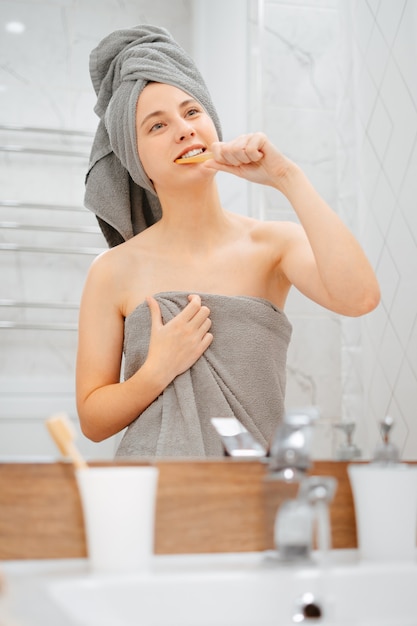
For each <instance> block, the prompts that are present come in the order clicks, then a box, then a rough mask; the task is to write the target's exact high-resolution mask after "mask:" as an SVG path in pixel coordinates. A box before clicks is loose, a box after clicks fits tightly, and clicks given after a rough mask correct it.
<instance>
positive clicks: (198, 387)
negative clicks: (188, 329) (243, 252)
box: [116, 292, 292, 457]
mask: <svg viewBox="0 0 417 626" xmlns="http://www.w3.org/2000/svg"><path fill="white" fill-rule="evenodd" d="M200 295H201V299H202V302H203V304H205V305H207V306H208V307H209V308H210V319H211V321H212V327H211V331H212V332H213V336H214V339H213V342H212V344H211V345H210V347H209V348H208V349H207V350H206V351H205V352H204V354H203V355H202V356H201V357H200V358H199V359H198V360H197V362H196V363H195V364H194V365H193V366H192V367H191V368H190V369H189V370H187V371H186V372H184V373H183V374H181V375H180V376H177V377H176V378H175V379H174V380H173V382H172V383H171V384H170V385H169V386H168V387H167V388H166V389H165V391H164V392H163V393H162V394H161V395H160V396H159V397H158V398H157V399H156V400H155V401H154V402H153V403H152V404H151V405H150V406H149V407H148V408H147V409H146V410H145V411H144V412H143V413H142V414H141V415H140V416H139V417H138V418H137V419H136V420H135V421H134V422H132V424H130V426H129V427H128V428H127V431H126V432H125V434H124V436H123V439H122V441H121V443H120V445H119V448H118V450H117V453H116V456H118V457H123V456H154V457H178V456H184V457H208V456H222V455H223V449H222V445H221V442H220V439H219V437H218V435H217V433H216V432H215V430H214V428H213V426H212V424H211V422H210V418H212V417H230V416H234V417H236V418H237V419H239V420H240V421H241V423H242V424H243V425H244V426H245V427H246V428H247V430H248V431H249V432H251V433H252V435H253V436H254V437H255V438H256V439H257V440H258V441H259V442H260V443H262V444H263V445H264V446H265V447H267V448H268V447H269V444H270V441H271V438H272V435H273V434H274V432H275V429H276V427H277V425H278V424H279V422H280V421H281V419H282V417H283V412H284V396H285V382H286V358H287V349H288V344H289V341H290V338H291V332H292V328H291V324H290V322H289V321H288V319H287V317H286V315H285V313H284V312H283V311H281V310H280V309H278V308H277V307H275V306H274V305H273V304H271V303H270V302H269V301H267V300H264V299H261V298H254V297H248V296H224V295H217V294H200ZM187 296H188V294H187V293H184V292H167V293H161V294H158V295H156V296H155V298H156V300H157V301H158V303H159V306H160V309H161V313H162V317H163V320H164V323H166V322H168V321H169V320H170V319H172V318H173V317H174V316H176V315H177V314H178V313H179V312H180V311H181V310H183V308H184V307H185V306H186V305H187V303H188V299H187ZM150 331H151V316H150V312H149V308H148V306H147V304H146V303H142V304H141V305H139V306H138V307H137V308H136V309H135V310H134V311H133V312H132V313H131V314H130V315H129V316H128V317H127V318H126V320H125V342H124V353H125V370H124V371H125V378H126V379H127V378H129V377H130V376H132V375H133V374H134V373H135V372H136V371H137V370H138V369H139V367H140V366H141V365H142V364H143V362H144V361H145V359H146V355H147V352H148V346H149V337H150Z"/></svg>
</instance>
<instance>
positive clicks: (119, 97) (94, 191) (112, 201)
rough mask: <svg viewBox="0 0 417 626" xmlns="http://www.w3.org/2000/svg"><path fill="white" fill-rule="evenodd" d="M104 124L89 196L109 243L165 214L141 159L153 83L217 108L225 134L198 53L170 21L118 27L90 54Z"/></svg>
mask: <svg viewBox="0 0 417 626" xmlns="http://www.w3.org/2000/svg"><path fill="white" fill-rule="evenodd" d="M90 75H91V80H92V83H93V86H94V89H95V91H96V94H97V103H96V106H95V108H94V111H95V112H96V114H97V115H98V117H99V118H100V123H99V126H98V128H97V132H96V135H95V138H94V142H93V146H92V149H91V155H90V163H89V168H88V172H87V176H86V189H85V197H84V203H85V206H86V207H87V208H88V209H90V210H91V211H93V212H94V213H95V214H96V216H97V219H98V222H99V224H100V226H101V229H102V231H103V233H104V235H105V237H106V239H107V242H108V244H109V245H110V246H114V245H118V244H119V243H122V242H123V241H127V240H128V239H130V238H131V237H133V236H134V235H136V234H137V233H139V232H141V231H142V230H144V229H145V228H147V227H148V226H151V225H152V224H154V223H155V222H156V221H158V220H159V219H160V217H161V205H160V202H159V200H158V197H157V196H156V193H155V190H154V187H153V185H152V182H151V181H150V180H149V178H148V176H147V175H146V173H145V170H144V169H143V166H142V163H141V161H140V158H139V153H138V146H137V137H136V107H137V101H138V98H139V96H140V94H141V92H142V90H143V89H144V87H145V86H146V85H147V83H148V82H157V83H165V84H168V85H172V86H174V87H178V88H179V89H181V90H182V91H184V92H185V93H187V94H189V95H190V96H191V97H192V98H194V99H195V100H197V101H198V102H199V103H200V104H201V105H202V106H203V107H204V109H205V110H206V111H207V113H208V114H209V115H210V117H211V119H212V120H213V123H214V125H215V127H216V130H217V134H218V136H219V139H221V127H220V122H219V119H218V116H217V112H216V110H215V108H214V106H213V103H212V101H211V97H210V94H209V92H208V89H207V87H206V85H205V82H204V80H203V77H202V76H201V74H200V72H199V70H198V69H197V67H196V65H195V63H194V61H193V60H192V58H191V57H190V56H189V55H188V54H187V53H186V52H185V50H184V49H183V48H182V47H181V46H180V45H179V44H178V43H177V42H176V41H175V40H174V39H173V37H172V36H171V35H170V33H169V32H168V31H167V30H166V29H165V28H160V27H158V26H150V25H142V26H136V27H133V28H127V29H123V30H116V31H114V32H113V33H111V34H110V35H108V36H107V37H105V38H104V39H103V40H102V41H101V42H100V43H99V44H98V46H97V47H96V48H94V50H93V51H92V52H91V55H90Z"/></svg>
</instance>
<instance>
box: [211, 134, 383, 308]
mask: <svg viewBox="0 0 417 626" xmlns="http://www.w3.org/2000/svg"><path fill="white" fill-rule="evenodd" d="M212 151H213V154H214V157H215V160H210V161H207V162H206V163H205V165H204V166H205V167H212V168H214V169H218V170H222V171H226V172H230V173H233V174H235V175H237V176H240V177H242V178H246V179H247V180H250V181H252V182H257V183H260V184H264V185H268V186H271V187H274V188H275V189H277V190H278V191H280V192H281V193H283V194H284V195H285V196H286V197H287V198H288V200H289V201H290V203H291V205H292V207H293V209H294V211H295V212H296V214H297V216H298V218H299V221H300V224H301V227H300V226H299V225H296V224H292V225H288V229H287V235H288V236H287V238H286V242H285V246H284V250H283V253H282V257H281V259H280V270H281V271H282V272H283V273H284V274H285V276H286V277H287V279H288V281H289V282H290V283H291V284H293V285H294V286H295V287H297V288H298V289H299V290H300V291H301V292H302V293H304V294H305V295H306V296H307V297H309V298H311V299H312V300H314V301H315V302H317V303H319V304H320V305H322V306H324V307H326V308H328V309H330V310H332V311H335V312H337V313H340V314H343V315H351V316H357V315H363V314H365V313H368V312H369V311H371V310H372V309H374V308H375V307H376V306H377V304H378V302H379V298H380V293H379V286H378V282H377V280H376V277H375V274H374V271H373V269H372V267H371V265H370V263H369V261H368V259H367V258H366V255H365V253H364V251H363V250H362V248H361V246H360V245H359V243H358V241H357V240H356V239H355V237H354V236H353V235H352V233H351V232H350V231H349V229H348V228H347V227H346V226H345V225H344V223H343V222H342V220H341V219H340V218H339V217H338V215H337V214H336V213H335V212H334V211H333V210H332V209H331V208H330V207H329V206H328V204H327V203H326V202H325V201H324V200H323V198H321V197H320V195H319V194H318V193H317V191H316V190H315V189H314V187H313V186H312V185H311V183H310V182H309V180H308V179H307V177H306V176H305V174H304V173H303V172H302V170H301V169H300V168H299V167H298V166H297V165H295V164H294V163H293V162H292V161H290V160H289V159H287V158H286V157H285V156H283V155H282V154H280V153H279V152H278V150H277V149H276V148H275V147H274V146H273V145H272V144H271V143H270V142H269V140H268V139H267V138H266V136H265V135H264V134H262V133H254V134H251V135H243V136H242V137H239V138H238V139H236V140H235V141H232V142H228V143H216V144H214V145H213V146H212Z"/></svg>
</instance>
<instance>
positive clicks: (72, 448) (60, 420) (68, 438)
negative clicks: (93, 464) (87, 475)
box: [46, 413, 88, 469]
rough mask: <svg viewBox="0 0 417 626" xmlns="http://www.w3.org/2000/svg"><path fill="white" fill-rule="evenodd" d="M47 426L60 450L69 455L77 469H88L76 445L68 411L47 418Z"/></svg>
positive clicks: (66, 455) (64, 454)
mask: <svg viewBox="0 0 417 626" xmlns="http://www.w3.org/2000/svg"><path fill="white" fill-rule="evenodd" d="M46 427H47V429H48V431H49V434H50V435H51V437H52V439H53V440H54V441H55V443H56V445H57V447H58V449H59V451H60V452H61V454H62V455H63V456H65V457H69V458H70V459H71V461H72V462H73V463H74V465H75V467H76V468H77V469H87V468H88V465H87V463H86V462H85V460H84V459H83V457H82V456H81V454H80V452H79V450H78V448H77V447H76V445H75V443H74V440H75V430H74V427H73V425H72V424H71V422H70V420H69V418H68V415H66V413H59V414H57V415H53V416H52V417H50V418H49V419H47V420H46Z"/></svg>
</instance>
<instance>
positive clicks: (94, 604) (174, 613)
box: [46, 550, 417, 626]
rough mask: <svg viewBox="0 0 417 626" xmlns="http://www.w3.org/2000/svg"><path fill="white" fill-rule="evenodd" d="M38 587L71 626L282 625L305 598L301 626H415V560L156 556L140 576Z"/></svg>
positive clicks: (347, 555)
mask: <svg viewBox="0 0 417 626" xmlns="http://www.w3.org/2000/svg"><path fill="white" fill-rule="evenodd" d="M316 557H317V559H318V556H317V555H316ZM46 584H47V593H48V595H49V596H50V598H51V601H52V602H53V603H55V605H56V606H57V607H59V609H60V610H61V611H62V612H63V613H64V614H65V615H66V616H67V617H68V618H69V619H70V623H71V624H74V626H138V625H139V624H140V626H290V625H293V624H296V623H299V622H301V621H302V619H301V617H300V611H299V609H297V606H298V605H299V603H300V598H302V597H303V596H304V597H305V596H306V594H311V597H312V598H314V600H313V599H312V601H311V603H313V602H314V603H315V604H316V605H317V606H318V607H319V608H320V610H321V612H322V617H321V618H315V619H308V620H307V622H306V623H309V624H310V623H314V624H320V625H326V626H377V625H378V626H417V558H416V562H413V563H408V564H407V563H360V562H358V558H357V552H356V551H355V550H334V551H332V553H331V555H330V557H329V558H328V559H326V561H325V562H321V563H320V560H318V562H317V563H315V564H311V565H305V566H303V567H300V566H298V567H294V566H289V565H285V566H284V565H282V564H280V563H278V562H277V561H276V559H274V558H273V556H272V555H270V554H268V553H240V554H217V555H181V556H177V555H175V556H156V557H155V558H154V562H153V568H152V571H151V572H150V573H148V574H141V575H139V574H138V575H126V576H120V575H118V576H114V577H113V576H109V575H107V576H101V577H99V576H96V575H93V574H89V573H88V572H87V571H85V572H84V573H81V574H80V573H76V572H75V573H70V574H68V575H67V576H60V577H52V578H51V579H50V580H49V581H48V582H47V583H46ZM304 623H305V622H304Z"/></svg>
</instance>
